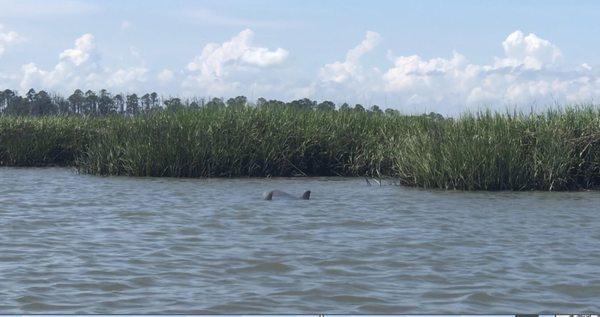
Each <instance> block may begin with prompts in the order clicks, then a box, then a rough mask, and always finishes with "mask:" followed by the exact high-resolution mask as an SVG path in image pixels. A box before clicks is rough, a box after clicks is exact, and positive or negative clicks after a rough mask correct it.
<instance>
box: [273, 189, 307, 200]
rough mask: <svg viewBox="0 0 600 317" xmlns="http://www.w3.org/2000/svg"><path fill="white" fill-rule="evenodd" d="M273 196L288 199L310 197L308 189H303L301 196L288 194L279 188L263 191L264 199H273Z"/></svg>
mask: <svg viewBox="0 0 600 317" xmlns="http://www.w3.org/2000/svg"><path fill="white" fill-rule="evenodd" d="M274 197H280V198H288V199H310V190H307V191H305V192H304V194H302V196H301V197H298V196H293V195H290V194H288V193H286V192H284V191H281V190H272V191H268V192H265V193H263V198H264V200H273V198H274Z"/></svg>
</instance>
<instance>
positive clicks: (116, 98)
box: [0, 89, 398, 116]
mask: <svg viewBox="0 0 600 317" xmlns="http://www.w3.org/2000/svg"><path fill="white" fill-rule="evenodd" d="M246 106H256V107H265V106H266V107H291V108H294V109H299V110H300V109H312V110H322V111H335V110H336V104H335V103H333V102H331V101H322V102H317V101H314V100H311V99H308V98H304V99H298V100H294V101H291V102H284V101H280V100H266V99H265V98H258V99H257V100H256V102H250V101H249V100H248V99H247V98H246V97H244V96H238V97H235V98H229V99H227V100H225V99H222V98H210V99H209V100H207V99H206V98H188V99H181V98H176V97H169V98H163V97H161V96H159V95H158V94H157V93H155V92H152V93H146V94H144V95H142V96H138V95H137V94H122V93H120V94H111V93H110V92H108V91H107V90H106V89H102V90H100V91H99V92H97V93H96V92H94V91H91V90H88V91H86V92H83V91H82V90H80V89H77V90H75V91H74V92H73V94H71V95H70V96H69V97H66V98H65V97H64V96H61V95H58V94H49V93H47V92H45V91H43V90H40V91H37V92H36V91H35V90H34V89H30V90H29V91H28V92H27V93H26V94H25V95H24V96H21V95H19V93H18V92H16V91H13V90H10V89H6V90H3V91H0V114H2V115H17V116H26V115H31V116H45V115H97V116H106V115H111V114H123V115H136V114H143V113H150V112H154V111H162V110H167V111H169V110H171V111H173V110H177V109H179V108H184V107H189V108H201V107H215V108H219V107H228V108H238V107H246ZM337 110H340V111H362V112H375V113H383V111H382V110H381V109H380V107H379V106H377V105H372V106H370V107H368V108H365V106H363V105H361V104H356V105H354V106H350V105H349V104H347V103H343V104H341V105H340V106H339V108H337ZM385 113H386V114H398V111H397V110H394V109H386V110H385Z"/></svg>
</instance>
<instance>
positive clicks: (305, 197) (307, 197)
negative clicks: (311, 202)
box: [302, 190, 310, 199]
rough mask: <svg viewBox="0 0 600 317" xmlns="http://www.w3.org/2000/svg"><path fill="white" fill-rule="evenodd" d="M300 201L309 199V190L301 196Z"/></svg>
mask: <svg viewBox="0 0 600 317" xmlns="http://www.w3.org/2000/svg"><path fill="white" fill-rule="evenodd" d="M302 199H310V190H307V191H305V192H304V194H302Z"/></svg>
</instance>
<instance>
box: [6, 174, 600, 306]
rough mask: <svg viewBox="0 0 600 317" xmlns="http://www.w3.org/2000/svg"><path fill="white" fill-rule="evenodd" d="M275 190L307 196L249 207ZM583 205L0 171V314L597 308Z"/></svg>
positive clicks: (555, 197)
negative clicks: (307, 193) (307, 195)
mask: <svg viewBox="0 0 600 317" xmlns="http://www.w3.org/2000/svg"><path fill="white" fill-rule="evenodd" d="M275 188H278V189H282V190H286V191H288V192H290V193H294V194H298V195H300V194H301V193H302V192H303V191H304V190H307V189H310V190H311V191H312V195H311V200H309V201H304V200H273V201H264V200H262V199H261V197H262V193H263V192H264V191H267V190H271V189H275ZM598 206H600V192H573V193H544V192H521V193H513V192H495V193H489V192H475V193H472V192H471V193H469V192H445V191H426V190H419V189H413V188H403V187H396V186H381V187H379V186H371V187H368V186H366V183H365V181H364V180H363V179H356V178H329V179H327V178H305V179H159V178H126V177H94V176H88V175H78V174H75V173H74V172H73V171H72V170H70V169H60V168H47V169H17V168H0V228H2V230H1V231H0V250H1V252H0V281H1V282H0V285H1V286H2V287H0V312H2V313H121V314H128V313H160V314H170V313H189V314H193V313H203V314H205V313H218V314H230V313H318V312H325V313H360V314H364V313H369V314H378V313H514V312H515V311H519V312H528V313H533V312H535V313H540V312H584V311H588V312H589V311H596V312H597V311H598V310H600V252H599V251H600V250H599V249H600V230H599V229H600V210H599V208H598Z"/></svg>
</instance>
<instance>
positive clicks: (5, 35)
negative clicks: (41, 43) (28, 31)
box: [0, 24, 24, 56]
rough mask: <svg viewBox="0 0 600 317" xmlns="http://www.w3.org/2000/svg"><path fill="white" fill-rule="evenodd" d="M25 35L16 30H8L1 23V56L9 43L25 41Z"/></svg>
mask: <svg viewBox="0 0 600 317" xmlns="http://www.w3.org/2000/svg"><path fill="white" fill-rule="evenodd" d="M23 40H24V39H23V37H22V36H20V35H19V34H18V33H17V32H15V31H8V30H5V29H4V26H3V25H2V24H0V56H2V55H3V54H4V52H5V51H6V48H7V47H8V46H9V45H12V44H15V43H18V42H21V41H23Z"/></svg>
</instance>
